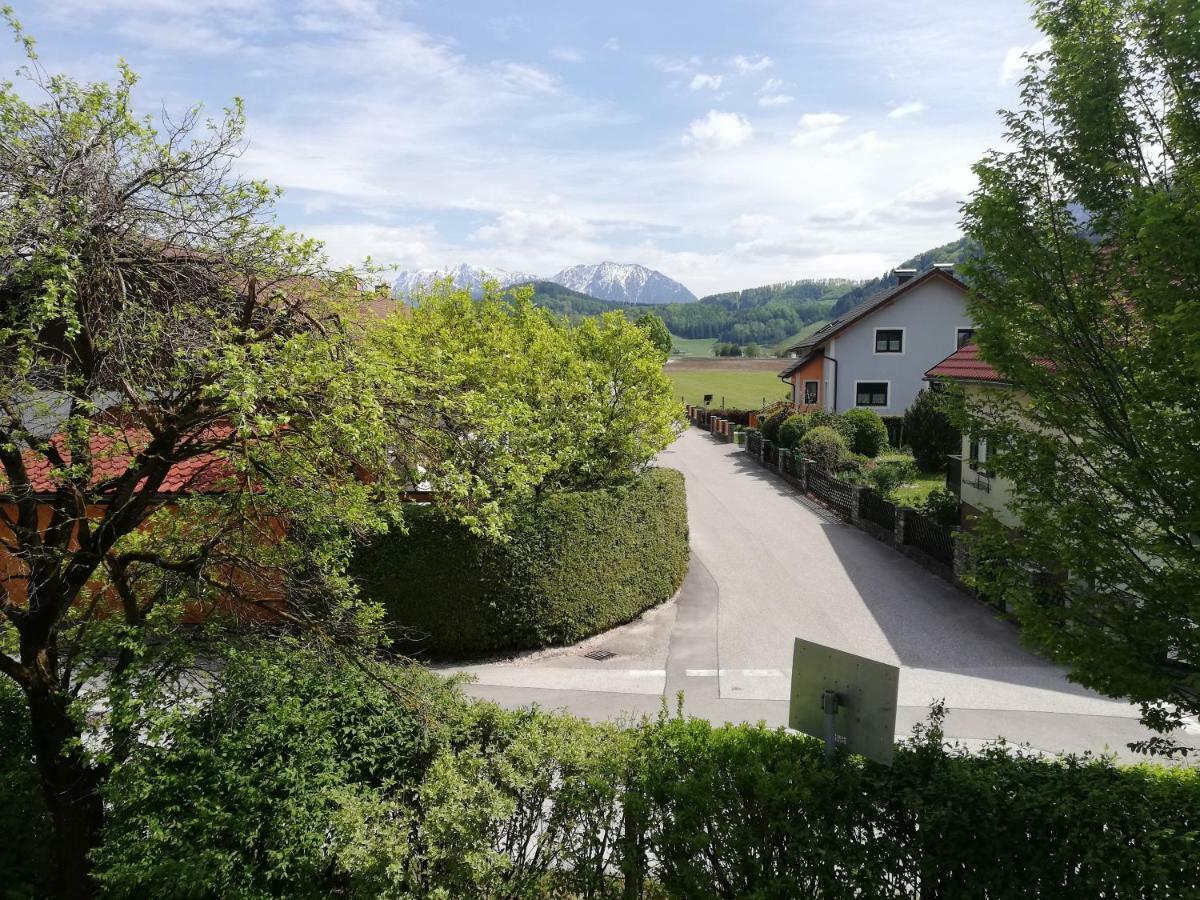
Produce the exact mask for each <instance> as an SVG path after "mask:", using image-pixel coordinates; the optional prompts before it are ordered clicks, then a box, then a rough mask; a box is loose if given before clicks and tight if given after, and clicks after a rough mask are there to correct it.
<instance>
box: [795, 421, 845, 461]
mask: <svg viewBox="0 0 1200 900" xmlns="http://www.w3.org/2000/svg"><path fill="white" fill-rule="evenodd" d="M799 449H800V451H801V452H802V453H803V454H804V455H805V456H806V457H808V458H809V459H811V460H813V461H814V462H815V463H816V464H817V465H819V466H821V467H822V468H825V469H829V470H832V469H834V468H836V467H837V465H838V463H840V462H841V461H842V460H843V459H844V458H845V457H846V454H847V453H848V452H849V446H848V444H847V443H846V438H845V437H843V436H842V435H841V434H839V433H838V432H836V431H834V430H833V429H832V428H830V427H829V426H827V425H818V426H817V427H816V428H811V429H809V430H808V431H807V432H806V433H805V435H804V437H802V438H800V445H799Z"/></svg>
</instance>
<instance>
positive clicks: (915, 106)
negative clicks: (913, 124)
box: [888, 100, 929, 119]
mask: <svg viewBox="0 0 1200 900" xmlns="http://www.w3.org/2000/svg"><path fill="white" fill-rule="evenodd" d="M928 108H929V107H927V106H926V105H925V104H924V103H922V102H921V101H920V100H910V101H909V102H908V103H901V104H900V105H899V106H897V107H896V108H895V109H893V110H892V111H891V112H890V113H888V118H889V119H903V118H904V117H906V116H915V115H917V114H918V113H923V112H925V110H927V109H928Z"/></svg>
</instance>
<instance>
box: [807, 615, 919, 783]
mask: <svg viewBox="0 0 1200 900" xmlns="http://www.w3.org/2000/svg"><path fill="white" fill-rule="evenodd" d="M899 684H900V669H899V668H897V667H896V666H892V665H888V664H887V663H882V662H879V661H878V660H874V659H867V658H866V657H865V656H856V655H855V654H853V653H846V652H845V651H844V650H835V649H833V648H832V647H826V646H824V645H822V644H814V643H813V642H812V641H806V640H802V639H801V638H796V644H795V649H794V651H793V653H792V699H791V706H790V709H789V715H788V724H789V725H790V726H791V727H792V728H794V729H796V730H797V731H802V732H804V733H805V734H810V735H812V736H813V737H819V738H824V740H825V760H826V762H829V761H830V760H832V759H833V753H834V750H835V749H836V748H838V747H841V748H842V749H844V750H846V751H848V752H850V753H858V754H860V755H861V756H865V757H867V758H868V759H873V760H875V761H876V762H879V763H883V764H884V765H891V762H892V752H893V749H894V745H895V740H896V694H897V690H898V688H899Z"/></svg>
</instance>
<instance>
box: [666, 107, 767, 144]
mask: <svg viewBox="0 0 1200 900" xmlns="http://www.w3.org/2000/svg"><path fill="white" fill-rule="evenodd" d="M753 135H754V126H752V125H751V124H750V120H749V119H747V118H746V117H745V116H743V115H741V114H740V113H732V112H717V110H715V109H710V110H709V111H708V115H707V116H705V117H704V118H703V119H696V120H695V121H694V122H692V123H691V124H690V125H689V126H688V130H687V134H685V135H684V136H683V142H684V143H685V144H696V145H699V146H702V147H713V148H717V149H729V148H731V147H737V146H739V145H740V144H744V143H745V142H746V141H748V140H750V138H751V137H752V136H753Z"/></svg>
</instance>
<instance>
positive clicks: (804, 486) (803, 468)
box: [798, 456, 813, 494]
mask: <svg viewBox="0 0 1200 900" xmlns="http://www.w3.org/2000/svg"><path fill="white" fill-rule="evenodd" d="M812 464H813V461H812V460H811V459H808V458H806V457H803V456H801V457H800V465H799V466H798V471H799V473H800V475H799V477H800V491H801V493H804V494H807V493H808V467H809V466H811V465H812Z"/></svg>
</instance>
